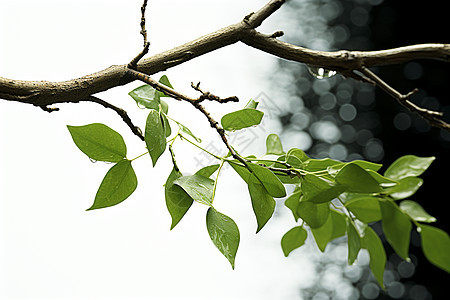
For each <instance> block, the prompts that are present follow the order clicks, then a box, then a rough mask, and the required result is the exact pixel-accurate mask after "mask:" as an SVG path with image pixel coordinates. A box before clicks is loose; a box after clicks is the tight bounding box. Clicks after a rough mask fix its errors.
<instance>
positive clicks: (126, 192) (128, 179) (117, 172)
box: [87, 159, 137, 210]
mask: <svg viewBox="0 0 450 300" xmlns="http://www.w3.org/2000/svg"><path fill="white" fill-rule="evenodd" d="M136 187H137V178H136V174H135V173H134V170H133V167H132V166H131V161H129V160H127V159H124V160H121V161H119V162H118V163H117V164H115V165H114V166H113V167H112V168H111V169H109V171H108V173H106V175H105V177H104V178H103V181H102V183H101V184H100V187H99V188H98V191H97V194H96V195H95V200H94V204H92V206H91V207H90V208H88V209H87V210H93V209H98V208H105V207H109V206H113V205H116V204H119V203H120V202H122V201H124V200H125V199H127V198H128V197H129V196H130V195H131V194H132V193H133V192H134V190H135V189H136Z"/></svg>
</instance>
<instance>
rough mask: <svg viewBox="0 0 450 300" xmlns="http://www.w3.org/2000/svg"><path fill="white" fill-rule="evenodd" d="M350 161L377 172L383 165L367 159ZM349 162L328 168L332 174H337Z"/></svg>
mask: <svg viewBox="0 0 450 300" xmlns="http://www.w3.org/2000/svg"><path fill="white" fill-rule="evenodd" d="M349 163H350V164H354V165H357V166H359V167H361V168H362V169H364V170H366V171H368V172H369V171H372V172H376V171H378V170H379V169H380V168H381V167H382V165H380V164H376V163H372V162H369V161H365V160H354V161H351V162H349ZM349 163H340V164H336V165H332V166H329V167H328V168H327V169H328V173H330V174H332V175H335V174H336V173H338V172H339V171H340V170H341V169H342V168H343V167H345V166H346V165H347V164H349ZM380 176H381V175H380Z"/></svg>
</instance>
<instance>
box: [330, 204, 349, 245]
mask: <svg viewBox="0 0 450 300" xmlns="http://www.w3.org/2000/svg"><path fill="white" fill-rule="evenodd" d="M330 216H331V221H332V222H333V232H332V233H331V240H334V239H336V238H338V237H341V236H344V235H345V232H346V231H347V216H346V215H344V214H343V213H340V212H337V211H335V210H332V209H330Z"/></svg>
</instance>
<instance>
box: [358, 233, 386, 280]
mask: <svg viewBox="0 0 450 300" xmlns="http://www.w3.org/2000/svg"><path fill="white" fill-rule="evenodd" d="M363 245H364V248H365V249H367V251H369V256H370V263H369V266H370V269H371V270H372V273H373V275H374V276H375V279H376V280H377V281H378V284H379V285H380V286H381V287H382V288H384V284H383V274H384V269H385V267H386V252H385V250H384V247H383V243H382V242H381V240H380V238H379V237H378V235H377V234H376V233H375V231H374V230H373V229H372V228H371V227H370V226H367V227H366V228H365V231H364V237H363Z"/></svg>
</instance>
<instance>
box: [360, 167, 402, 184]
mask: <svg viewBox="0 0 450 300" xmlns="http://www.w3.org/2000/svg"><path fill="white" fill-rule="evenodd" d="M366 171H367V173H369V174H370V176H372V177H373V179H375V180H376V181H377V182H378V184H380V186H381V187H384V188H389V187H392V186H395V185H396V184H398V181H396V180H392V179H389V178H387V177H384V176H382V175H381V174H379V173H377V172H375V171H373V170H367V169H366Z"/></svg>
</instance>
